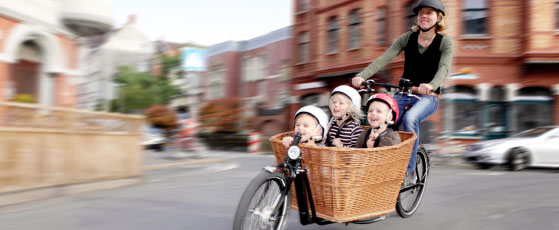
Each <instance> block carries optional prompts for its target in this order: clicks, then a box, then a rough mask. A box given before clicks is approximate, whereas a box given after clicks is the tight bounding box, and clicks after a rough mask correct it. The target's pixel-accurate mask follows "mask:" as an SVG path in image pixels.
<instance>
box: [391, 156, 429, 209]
mask: <svg viewBox="0 0 559 230" xmlns="http://www.w3.org/2000/svg"><path fill="white" fill-rule="evenodd" d="M415 175H416V178H414V179H413V181H412V183H410V184H407V185H406V183H404V185H403V186H402V189H401V190H400V195H398V202H397V203H396V212H398V215H400V216H401V217H403V218H407V217H410V216H412V215H413V214H414V213H415V211H416V210H417V208H418V207H419V204H420V203H421V198H423V193H424V191H425V184H426V182H427V176H428V175H429V156H428V155H427V150H425V148H423V147H422V146H420V147H419V148H418V149H417V163H416V167H415Z"/></svg>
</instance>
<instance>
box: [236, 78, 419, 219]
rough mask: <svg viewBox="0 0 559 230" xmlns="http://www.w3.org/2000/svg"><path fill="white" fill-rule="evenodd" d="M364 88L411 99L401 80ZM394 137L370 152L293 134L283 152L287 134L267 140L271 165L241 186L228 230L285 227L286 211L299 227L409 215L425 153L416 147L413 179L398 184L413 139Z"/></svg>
mask: <svg viewBox="0 0 559 230" xmlns="http://www.w3.org/2000/svg"><path fill="white" fill-rule="evenodd" d="M364 84H365V85H366V86H367V90H366V92H369V93H370V92H374V89H372V88H371V87H373V86H377V87H384V88H386V89H387V90H388V91H392V90H393V89H396V90H397V91H396V93H403V94H404V95H407V96H415V95H413V93H412V87H411V83H410V82H409V81H407V80H406V79H401V80H400V84H399V85H391V84H387V83H375V82H374V81H371V80H369V81H366V82H365V83H364ZM360 93H363V90H360ZM398 134H399V135H400V138H401V140H402V142H401V143H400V144H396V145H392V146H385V147H378V148H372V149H370V148H363V149H358V148H338V147H312V146H306V145H298V143H299V140H300V134H299V133H296V134H295V137H294V140H293V143H292V145H291V146H290V147H289V148H288V149H286V148H285V147H284V146H283V145H282V141H281V140H282V138H283V137H285V136H287V135H293V132H286V133H281V134H278V135H275V136H273V137H271V138H270V139H269V140H270V143H271V144H272V148H273V151H274V156H275V158H276V162H277V165H271V166H267V167H264V168H263V170H262V171H261V172H260V173H259V174H258V175H257V176H256V177H255V178H254V179H253V180H252V181H251V182H250V184H249V185H248V186H247V188H246V190H245V192H244V194H243V196H242V198H241V200H240V202H239V205H238V207H237V211H236V213H235V219H234V223H233V229H234V230H241V229H243V230H245V229H273V230H276V229H285V228H286V223H287V219H288V215H289V213H290V211H291V209H294V210H298V212H299V219H300V223H301V224H302V225H308V224H312V223H315V224H318V225H325V224H331V223H346V224H347V223H355V224H369V223H373V222H376V221H379V220H382V219H383V218H379V217H383V216H385V215H387V214H390V213H393V212H394V211H396V212H397V213H398V214H399V215H400V216H401V217H403V218H406V217H410V216H412V215H413V214H414V213H415V211H416V210H417V208H418V207H419V204H420V203H421V199H422V197H423V194H424V191H425V185H426V184H425V183H426V181H427V177H428V173H429V155H428V152H427V151H426V150H425V148H423V146H421V145H420V146H419V147H418V150H417V163H416V169H415V175H416V177H415V178H413V179H412V180H408V181H409V182H407V183H404V177H405V174H406V169H407V166H408V163H409V159H410V156H411V151H412V148H413V143H414V141H415V139H416V135H415V134H413V133H411V132H402V131H398Z"/></svg>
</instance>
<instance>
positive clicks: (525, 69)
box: [290, 0, 559, 143]
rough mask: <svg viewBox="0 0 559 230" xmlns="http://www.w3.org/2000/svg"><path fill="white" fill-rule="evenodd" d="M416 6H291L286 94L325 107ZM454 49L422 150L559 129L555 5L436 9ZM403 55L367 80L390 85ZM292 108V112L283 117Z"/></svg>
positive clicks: (460, 1) (490, 1) (315, 1)
mask: <svg viewBox="0 0 559 230" xmlns="http://www.w3.org/2000/svg"><path fill="white" fill-rule="evenodd" d="M416 2H417V1H410V0H375V1H366V0H345V1H344V0H335V1H325V0H294V3H295V4H294V22H295V24H294V28H293V37H294V42H293V46H292V50H293V53H294V58H293V59H292V66H293V74H292V76H293V85H292V90H293V94H294V95H295V96H296V97H297V98H298V100H299V102H300V105H306V104H311V103H318V104H320V105H326V103H327V99H328V96H329V92H330V91H331V90H332V89H333V88H334V87H336V86H338V85H340V84H348V83H349V81H350V79H351V78H352V77H353V76H355V74H356V73H358V72H360V71H361V70H363V69H364V68H365V67H366V66H367V65H368V64H369V63H371V62H372V61H373V60H375V59H376V58H377V57H379V56H380V55H382V53H383V52H384V51H385V50H386V49H387V48H388V47H389V46H390V45H391V43H392V41H394V40H395V39H396V38H397V37H398V36H400V35H401V34H402V33H404V32H405V31H407V30H409V28H410V26H411V25H412V22H413V21H412V20H413V19H414V15H413V13H412V9H413V7H414V6H415V4H416ZM443 3H444V5H445V11H446V13H447V14H446V15H447V17H446V20H447V21H446V22H447V30H446V31H445V34H447V35H449V36H450V37H451V38H452V39H453V41H454V60H453V66H452V70H451V71H452V73H456V74H453V75H452V76H450V77H449V78H447V80H446V81H445V83H444V86H443V94H442V95H441V96H440V100H439V109H438V111H437V112H436V113H435V114H434V115H433V116H432V117H431V118H429V119H428V120H427V121H425V122H423V124H422V128H421V132H422V133H423V134H427V135H422V140H421V141H422V142H424V143H427V142H434V141H435V138H436V137H438V136H439V134H444V135H445V136H446V137H449V138H451V139H456V140H459V141H461V142H472V141H477V140H480V139H491V138H499V137H504V136H508V135H510V134H511V133H515V132H518V131H521V130H525V129H528V128H533V127H536V126H541V125H551V124H554V125H557V124H559V97H558V96H559V1H557V0H526V1H518V0H499V1H496V0H443ZM403 64H404V60H403V54H400V55H399V56H398V57H396V58H395V59H394V60H393V61H392V62H391V63H390V64H388V65H387V66H386V67H385V68H384V70H382V71H381V72H379V73H377V74H376V75H375V76H373V79H375V80H377V81H390V82H392V83H397V81H398V79H399V78H400V77H401V75H402V72H403ZM296 109H297V106H293V107H291V108H290V114H292V113H293V112H294V111H295V110H296Z"/></svg>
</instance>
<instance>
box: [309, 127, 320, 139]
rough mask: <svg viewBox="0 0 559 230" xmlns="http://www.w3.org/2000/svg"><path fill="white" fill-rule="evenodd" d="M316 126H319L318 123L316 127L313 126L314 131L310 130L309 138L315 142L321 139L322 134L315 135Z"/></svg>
mask: <svg viewBox="0 0 559 230" xmlns="http://www.w3.org/2000/svg"><path fill="white" fill-rule="evenodd" d="M318 128H320V124H318V125H317V126H316V128H315V129H314V131H313V132H312V135H311V138H310V139H311V140H314V141H315V142H316V141H321V140H322V136H317V135H316V132H317V131H318Z"/></svg>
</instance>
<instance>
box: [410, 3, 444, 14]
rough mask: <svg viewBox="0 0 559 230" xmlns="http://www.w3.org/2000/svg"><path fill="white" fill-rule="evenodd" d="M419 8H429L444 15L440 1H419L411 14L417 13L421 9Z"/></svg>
mask: <svg viewBox="0 0 559 230" xmlns="http://www.w3.org/2000/svg"><path fill="white" fill-rule="evenodd" d="M421 7H431V8H433V9H435V10H436V11H439V12H441V13H443V15H445V13H444V6H443V3H442V2H441V0H420V1H419V2H417V5H415V7H414V8H413V12H414V13H415V14H417V12H418V11H419V9H421Z"/></svg>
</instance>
